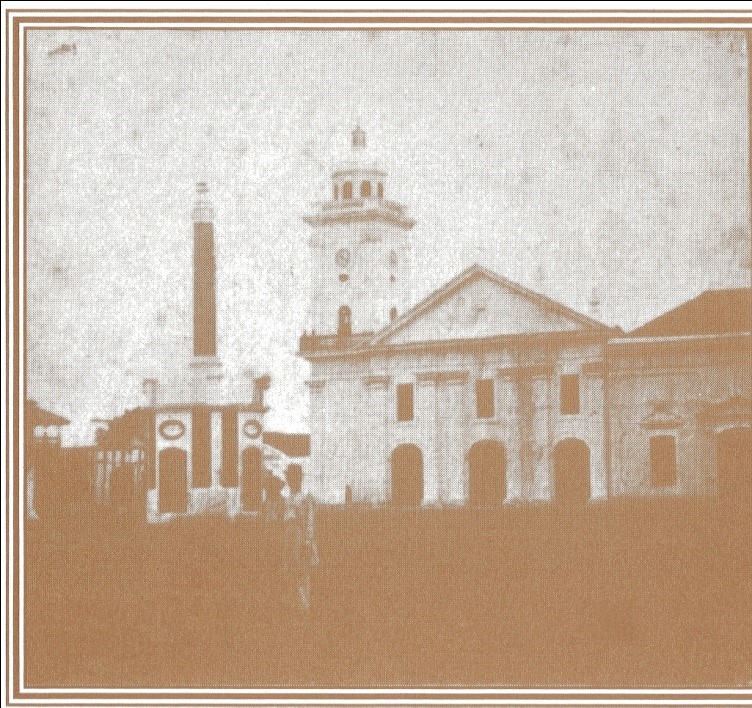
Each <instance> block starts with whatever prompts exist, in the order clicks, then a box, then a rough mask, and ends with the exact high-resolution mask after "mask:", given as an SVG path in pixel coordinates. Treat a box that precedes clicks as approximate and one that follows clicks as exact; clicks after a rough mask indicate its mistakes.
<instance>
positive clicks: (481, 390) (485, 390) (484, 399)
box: [475, 379, 494, 418]
mask: <svg viewBox="0 0 752 708" xmlns="http://www.w3.org/2000/svg"><path fill="white" fill-rule="evenodd" d="M475 408H476V412H477V414H478V418H493V417H494V382H493V379H478V380H477V381H476V382H475Z"/></svg>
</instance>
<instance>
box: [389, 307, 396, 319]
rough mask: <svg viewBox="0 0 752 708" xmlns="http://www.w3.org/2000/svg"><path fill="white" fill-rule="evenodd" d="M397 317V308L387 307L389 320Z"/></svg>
mask: <svg viewBox="0 0 752 708" xmlns="http://www.w3.org/2000/svg"><path fill="white" fill-rule="evenodd" d="M396 319H397V308H396V307H391V308H389V321H390V322H394V320H396Z"/></svg>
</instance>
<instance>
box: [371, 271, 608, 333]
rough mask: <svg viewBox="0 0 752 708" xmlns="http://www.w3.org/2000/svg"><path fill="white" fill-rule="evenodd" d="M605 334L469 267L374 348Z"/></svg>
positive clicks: (529, 293)
mask: <svg viewBox="0 0 752 708" xmlns="http://www.w3.org/2000/svg"><path fill="white" fill-rule="evenodd" d="M583 329H590V330H592V329H606V327H605V325H603V324H601V323H600V322H597V321H596V320H593V319H591V318H590V317H587V316H585V315H582V314H580V313H578V312H576V311H574V310H572V309H570V308H568V307H566V306H565V305H562V304H560V303H558V302H556V301H555V300H552V299H550V298H548V297H546V296H545V295H540V294H538V293H535V292H533V291H531V290H528V289H527V288H524V287H523V286H521V285H518V284H517V283H514V282H512V281H511V280H507V279H506V278H503V277H501V276H499V275H497V274H496V273H492V272H491V271H489V270H486V269H485V268H482V267H480V266H478V265H474V266H471V267H470V268H468V269H467V270H465V271H463V272H462V273H461V274H460V275H458V276H457V277H456V278H454V279H453V280H451V281H450V282H449V283H447V284H446V285H445V286H444V287H442V288H440V289H439V290H437V291H436V292H434V293H433V294H432V295H429V296H428V297H427V298H426V299H425V300H423V301H422V302H420V303H418V304H417V305H416V306H415V307H413V308H412V309H411V310H409V311H408V312H406V313H405V314H404V315H403V316H402V317H400V318H399V319H397V320H395V321H394V322H393V323H392V324H391V325H390V326H389V327H387V328H386V329H384V330H382V331H381V332H379V333H377V334H376V336H375V337H374V340H373V344H375V345H386V344H393V345H400V344H409V343H415V342H434V341H447V340H467V339H481V338H492V337H502V336H507V335H516V334H520V335H521V334H541V333H549V332H573V331H578V330H583Z"/></svg>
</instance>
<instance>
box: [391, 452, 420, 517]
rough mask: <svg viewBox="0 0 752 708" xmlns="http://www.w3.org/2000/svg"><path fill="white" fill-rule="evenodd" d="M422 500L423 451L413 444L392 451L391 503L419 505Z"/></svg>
mask: <svg viewBox="0 0 752 708" xmlns="http://www.w3.org/2000/svg"><path fill="white" fill-rule="evenodd" d="M422 501H423V453H422V452H421V451H420V448H419V447H416V446H415V445H398V446H397V447H395V448H394V451H393V452H392V504H395V505H397V506H420V504H421V502H422Z"/></svg>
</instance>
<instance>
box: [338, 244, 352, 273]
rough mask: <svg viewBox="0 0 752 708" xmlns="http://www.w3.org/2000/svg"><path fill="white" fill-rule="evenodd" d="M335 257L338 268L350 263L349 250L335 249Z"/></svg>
mask: <svg viewBox="0 0 752 708" xmlns="http://www.w3.org/2000/svg"><path fill="white" fill-rule="evenodd" d="M335 259H336V261H337V265H338V266H339V267H340V268H346V267H347V266H349V265H350V251H348V250H347V249H346V248H340V249H339V251H337V255H336V256H335Z"/></svg>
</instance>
